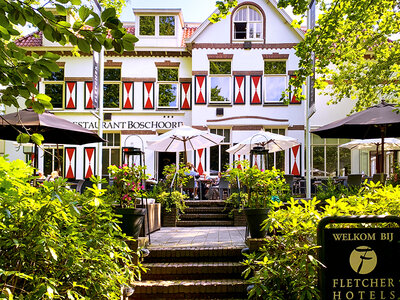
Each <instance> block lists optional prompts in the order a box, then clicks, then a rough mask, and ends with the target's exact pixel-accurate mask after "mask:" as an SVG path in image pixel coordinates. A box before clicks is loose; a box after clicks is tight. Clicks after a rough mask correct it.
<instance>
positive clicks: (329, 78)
mask: <svg viewBox="0 0 400 300" xmlns="http://www.w3.org/2000/svg"><path fill="white" fill-rule="evenodd" d="M316 2H317V6H318V8H319V9H320V10H321V14H320V15H319V18H318V20H317V24H316V27H315V28H314V29H312V30H308V31H307V33H306V35H305V39H304V40H303V41H302V42H300V43H299V44H298V45H297V46H296V55H297V56H298V57H299V59H300V62H299V70H298V71H297V72H296V74H295V75H296V76H295V77H293V78H292V79H291V80H290V83H289V85H293V86H294V87H295V92H296V97H297V99H299V100H300V99H301V100H304V99H305V96H304V95H303V94H302V89H301V87H302V86H303V85H304V83H305V81H306V78H307V76H310V75H312V74H313V64H312V60H311V53H312V52H314V53H315V57H316V63H315V73H316V74H318V76H317V79H316V82H315V87H316V88H318V89H320V90H322V93H323V94H325V95H328V96H330V97H331V101H330V103H337V102H339V101H341V100H343V99H344V98H350V99H353V100H355V101H356V103H355V107H354V110H356V111H359V110H362V109H364V108H366V107H369V106H371V105H373V104H376V103H378V102H379V101H381V99H383V98H384V99H386V100H387V101H388V102H394V103H400V63H399V62H400V40H396V39H393V35H395V34H398V33H399V31H400V30H399V28H400V4H399V2H398V0H346V1H344V0H333V1H331V0H316ZM308 4H309V0H279V1H278V7H279V8H288V7H292V8H293V13H294V14H296V15H299V16H302V17H303V19H304V17H305V14H306V12H307V10H308ZM235 5H237V3H236V1H234V0H225V1H224V2H222V1H218V2H217V7H218V8H219V9H220V12H221V13H220V14H214V15H213V16H212V17H211V18H210V20H211V21H218V20H220V19H221V18H222V17H225V16H226V14H228V12H229V9H230V8H232V7H234V6H235ZM301 24H302V20H300V21H296V20H295V21H293V23H292V25H293V26H295V27H300V25H301ZM328 84H329V87H330V88H329V89H328V88H327V87H328Z"/></svg>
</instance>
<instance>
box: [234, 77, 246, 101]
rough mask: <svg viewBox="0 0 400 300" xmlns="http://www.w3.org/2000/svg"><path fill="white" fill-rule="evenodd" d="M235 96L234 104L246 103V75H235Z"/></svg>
mask: <svg viewBox="0 0 400 300" xmlns="http://www.w3.org/2000/svg"><path fill="white" fill-rule="evenodd" d="M234 78H235V87H234V91H235V98H234V104H244V97H245V78H246V77H245V76H235V77H234Z"/></svg>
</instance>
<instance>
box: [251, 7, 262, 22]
mask: <svg viewBox="0 0 400 300" xmlns="http://www.w3.org/2000/svg"><path fill="white" fill-rule="evenodd" d="M260 20H261V15H260V14H259V13H258V11H256V10H255V9H252V8H249V21H260Z"/></svg>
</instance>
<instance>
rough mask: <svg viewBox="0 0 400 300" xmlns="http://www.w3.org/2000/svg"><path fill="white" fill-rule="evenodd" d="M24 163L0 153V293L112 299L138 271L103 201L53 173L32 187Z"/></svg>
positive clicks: (92, 190)
mask: <svg viewBox="0 0 400 300" xmlns="http://www.w3.org/2000/svg"><path fill="white" fill-rule="evenodd" d="M32 171H33V170H32V168H31V167H29V166H27V165H26V164H25V163H24V162H22V161H19V160H17V161H13V162H8V161H6V160H5V159H4V158H3V157H0V228H1V235H0V287H1V290H0V293H1V294H0V298H1V299H120V289H121V286H124V285H128V286H132V284H133V283H134V280H135V279H138V278H139V277H140V270H141V269H142V267H141V265H140V264H139V265H135V264H134V263H133V262H134V260H135V255H136V253H133V252H132V251H131V250H130V249H129V247H128V246H127V244H126V243H125V242H124V238H125V236H123V235H122V233H121V231H120V230H119V227H117V226H116V223H115V222H116V218H115V215H114V214H113V212H112V209H111V203H110V202H109V201H108V200H106V199H105V198H104V197H103V194H104V190H99V189H97V188H96V185H94V187H93V188H89V189H88V191H87V192H86V193H85V195H86V196H81V195H79V194H77V193H75V191H71V190H68V189H67V188H65V184H66V181H65V180H63V179H61V178H60V179H57V180H56V181H54V182H45V183H44V184H43V185H41V186H39V187H37V188H35V187H32V186H31V185H30V184H29V182H30V181H31V179H32V178H31V174H32Z"/></svg>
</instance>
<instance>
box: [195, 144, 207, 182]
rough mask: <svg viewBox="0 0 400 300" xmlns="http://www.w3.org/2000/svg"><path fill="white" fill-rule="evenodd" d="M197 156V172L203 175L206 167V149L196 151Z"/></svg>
mask: <svg viewBox="0 0 400 300" xmlns="http://www.w3.org/2000/svg"><path fill="white" fill-rule="evenodd" d="M195 154H196V160H195V161H196V162H197V166H196V169H197V172H198V173H199V174H200V175H203V173H204V171H205V165H206V149H204V148H203V149H197V150H196V151H195Z"/></svg>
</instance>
